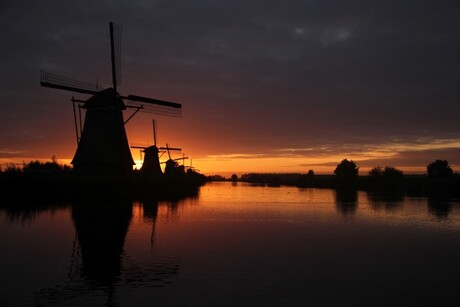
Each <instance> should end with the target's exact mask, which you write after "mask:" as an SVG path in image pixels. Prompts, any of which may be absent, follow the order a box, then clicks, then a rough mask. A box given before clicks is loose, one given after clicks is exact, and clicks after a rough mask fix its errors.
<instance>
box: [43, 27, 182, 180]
mask: <svg viewBox="0 0 460 307" xmlns="http://www.w3.org/2000/svg"><path fill="white" fill-rule="evenodd" d="M109 26H110V50H111V62H112V86H113V87H111V88H107V89H103V90H100V89H99V84H98V83H96V84H93V83H88V82H82V81H77V80H73V79H69V78H65V77H61V76H58V75H55V74H52V73H49V72H45V71H41V74H40V84H41V85H42V86H45V87H51V88H55V89H61V90H66V91H71V92H77V93H80V94H89V95H92V96H91V97H90V98H89V99H87V100H77V99H74V98H73V97H72V102H73V105H74V121H75V131H76V135H77V143H78V147H77V151H76V153H75V156H74V158H73V160H72V162H71V163H72V164H73V166H74V170H75V171H76V172H78V173H81V174H91V175H127V174H130V173H131V172H132V168H133V165H134V160H133V158H132V156H131V151H130V148H129V144H128V138H127V136H126V131H125V127H124V125H125V124H126V123H127V122H128V121H129V120H130V119H131V118H132V117H133V116H134V115H135V114H137V112H139V111H141V112H147V113H153V114H159V115H165V116H174V117H181V115H182V113H181V111H182V105H181V104H179V103H174V102H169V101H164V100H158V99H153V98H148V97H142V96H137V95H132V94H130V95H128V96H122V95H120V94H119V93H118V91H117V86H118V85H120V83H121V82H120V81H121V31H122V29H121V26H120V25H117V24H114V23H112V22H110V23H109ZM124 100H126V104H125V101H124ZM75 102H78V103H82V104H81V105H79V114H81V111H80V110H81V109H84V110H86V116H85V122H84V125H83V129H82V125H81V115H80V127H79V128H78V124H77V117H76V112H75ZM127 108H132V109H134V110H135V111H134V113H133V114H131V116H130V117H129V118H128V119H127V120H126V121H125V120H124V118H123V111H124V110H126V109H127Z"/></svg>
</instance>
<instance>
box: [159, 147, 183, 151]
mask: <svg viewBox="0 0 460 307" xmlns="http://www.w3.org/2000/svg"><path fill="white" fill-rule="evenodd" d="M158 149H161V150H178V151H181V150H182V149H181V148H175V147H159V148H158Z"/></svg>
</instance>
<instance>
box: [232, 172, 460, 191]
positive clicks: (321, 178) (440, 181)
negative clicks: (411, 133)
mask: <svg viewBox="0 0 460 307" xmlns="http://www.w3.org/2000/svg"><path fill="white" fill-rule="evenodd" d="M239 181H241V182H247V183H253V184H262V185H267V186H272V187H276V186H281V185H286V186H296V187H299V188H323V189H357V190H360V191H368V192H375V193H382V194H401V195H407V196H439V197H460V175H459V174H453V175H452V176H451V177H450V178H436V177H435V178H433V177H429V176H427V175H402V176H398V177H396V178H391V177H383V176H370V175H367V176H357V177H356V178H354V179H353V180H350V181H345V182H344V181H340V180H339V179H338V178H337V176H335V175H308V174H307V175H303V174H298V173H287V174H276V173H265V174H263V173H250V174H244V175H242V176H241V177H240V178H239Z"/></svg>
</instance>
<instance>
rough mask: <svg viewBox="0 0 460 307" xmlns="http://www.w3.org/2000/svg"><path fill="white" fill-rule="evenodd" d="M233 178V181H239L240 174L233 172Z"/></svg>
mask: <svg viewBox="0 0 460 307" xmlns="http://www.w3.org/2000/svg"><path fill="white" fill-rule="evenodd" d="M231 180H232V181H233V182H237V181H238V175H237V174H233V175H232V177H231Z"/></svg>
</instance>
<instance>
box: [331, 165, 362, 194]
mask: <svg viewBox="0 0 460 307" xmlns="http://www.w3.org/2000/svg"><path fill="white" fill-rule="evenodd" d="M358 173H359V167H358V166H357V165H356V163H355V162H354V161H353V160H347V159H343V160H342V161H341V162H340V163H339V164H338V165H337V167H336V168H335V170H334V174H335V175H336V180H337V185H336V188H338V189H353V188H356V187H357V186H356V184H357V179H358Z"/></svg>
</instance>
